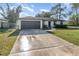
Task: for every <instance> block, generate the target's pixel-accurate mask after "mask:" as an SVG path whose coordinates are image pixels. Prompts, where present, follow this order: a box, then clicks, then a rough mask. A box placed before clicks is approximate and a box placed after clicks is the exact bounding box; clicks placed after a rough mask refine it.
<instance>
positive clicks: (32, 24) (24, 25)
mask: <svg viewBox="0 0 79 59" xmlns="http://www.w3.org/2000/svg"><path fill="white" fill-rule="evenodd" d="M21 29H40V21H22V22H21Z"/></svg>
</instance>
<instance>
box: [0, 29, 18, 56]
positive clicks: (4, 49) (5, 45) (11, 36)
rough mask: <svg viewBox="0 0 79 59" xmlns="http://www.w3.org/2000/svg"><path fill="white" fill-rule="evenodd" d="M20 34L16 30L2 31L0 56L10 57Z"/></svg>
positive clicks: (0, 31)
mask: <svg viewBox="0 0 79 59" xmlns="http://www.w3.org/2000/svg"><path fill="white" fill-rule="evenodd" d="M18 34H19V30H16V29H0V55H3V56H4V55H8V54H9V53H10V51H11V49H12V47H13V44H14V42H15V40H16V38H17V36H18Z"/></svg>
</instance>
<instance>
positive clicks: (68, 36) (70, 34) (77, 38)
mask: <svg viewBox="0 0 79 59" xmlns="http://www.w3.org/2000/svg"><path fill="white" fill-rule="evenodd" d="M49 32H50V33H52V34H54V35H56V36H58V37H61V38H63V39H64V40H66V41H69V42H71V43H73V44H75V45H78V46H79V30H75V29H73V30H71V29H67V30H66V29H62V30H61V29H59V30H55V31H49Z"/></svg>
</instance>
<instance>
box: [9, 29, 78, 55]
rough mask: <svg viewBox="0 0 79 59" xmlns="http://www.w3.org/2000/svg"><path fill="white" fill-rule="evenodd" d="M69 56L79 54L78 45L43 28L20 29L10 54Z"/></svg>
mask: <svg viewBox="0 0 79 59" xmlns="http://www.w3.org/2000/svg"><path fill="white" fill-rule="evenodd" d="M56 55H57V56H66V55H67V56H69V55H76V56H77V55H79V47H77V46H75V45H73V44H71V43H69V42H67V41H64V40H63V39H61V38H59V37H56V36H54V35H52V34H50V33H48V32H46V31H45V30H39V29H37V30H35V29H30V30H22V31H21V32H20V35H19V37H18V39H17V40H16V42H15V44H14V46H13V48H12V50H11V53H10V56H56Z"/></svg>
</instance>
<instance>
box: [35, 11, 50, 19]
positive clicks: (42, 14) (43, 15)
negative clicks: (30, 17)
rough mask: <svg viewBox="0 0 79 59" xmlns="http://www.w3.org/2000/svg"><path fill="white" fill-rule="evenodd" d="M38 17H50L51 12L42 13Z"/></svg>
mask: <svg viewBox="0 0 79 59" xmlns="http://www.w3.org/2000/svg"><path fill="white" fill-rule="evenodd" d="M36 17H48V18H49V17H50V12H45V11H42V12H41V13H38V14H36Z"/></svg>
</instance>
